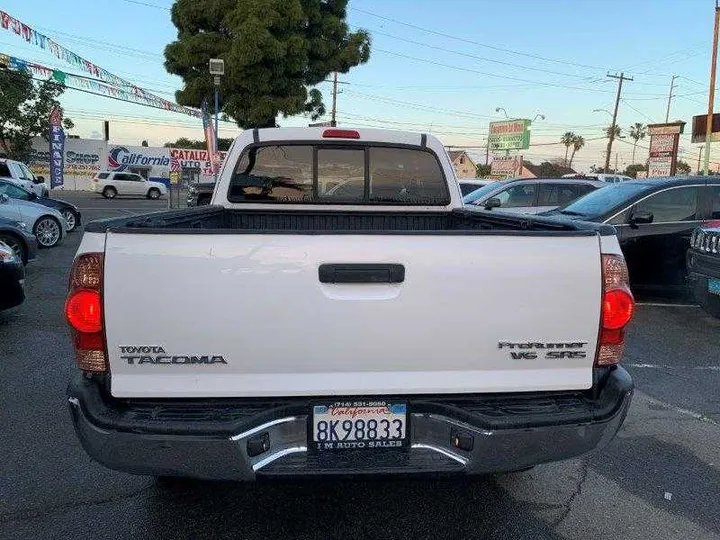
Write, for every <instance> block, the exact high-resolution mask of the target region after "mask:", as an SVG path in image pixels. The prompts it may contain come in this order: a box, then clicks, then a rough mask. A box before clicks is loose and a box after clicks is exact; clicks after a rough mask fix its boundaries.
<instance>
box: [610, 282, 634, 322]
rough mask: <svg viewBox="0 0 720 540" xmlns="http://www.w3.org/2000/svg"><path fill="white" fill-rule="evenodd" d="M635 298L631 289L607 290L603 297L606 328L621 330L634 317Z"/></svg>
mask: <svg viewBox="0 0 720 540" xmlns="http://www.w3.org/2000/svg"><path fill="white" fill-rule="evenodd" d="M634 312H635V300H634V299H633V297H632V294H630V291H628V290H625V289H615V290H613V291H607V292H606V293H605V296H604V298H603V307H602V319H603V322H602V324H603V329H604V330H619V329H621V328H622V327H624V326H625V325H626V324H627V323H629V322H630V319H632V316H633V313H634Z"/></svg>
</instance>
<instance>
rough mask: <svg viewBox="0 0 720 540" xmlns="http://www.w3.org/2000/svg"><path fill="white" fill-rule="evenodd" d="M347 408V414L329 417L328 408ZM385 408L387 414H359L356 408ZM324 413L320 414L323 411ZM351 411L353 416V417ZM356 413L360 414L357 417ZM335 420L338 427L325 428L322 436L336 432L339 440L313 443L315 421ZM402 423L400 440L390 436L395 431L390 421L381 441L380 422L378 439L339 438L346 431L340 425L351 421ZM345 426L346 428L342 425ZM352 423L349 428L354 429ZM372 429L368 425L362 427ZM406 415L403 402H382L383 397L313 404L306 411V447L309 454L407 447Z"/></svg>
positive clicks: (406, 410) (343, 412)
mask: <svg viewBox="0 0 720 540" xmlns="http://www.w3.org/2000/svg"><path fill="white" fill-rule="evenodd" d="M337 408H340V409H347V412H345V411H340V413H339V414H335V415H334V416H333V413H332V409H336V413H337V412H338V411H337ZM381 408H386V409H387V413H384V414H383V413H380V412H378V411H375V412H372V413H370V414H363V413H362V411H358V409H381ZM323 410H324V411H323ZM353 411H354V414H353ZM359 413H360V414H359ZM330 419H332V420H333V421H339V424H337V425H335V429H331V428H330V426H327V427H328V429H327V430H326V433H337V435H338V436H339V437H340V438H341V440H330V441H328V440H323V441H320V440H317V437H316V435H317V427H318V422H319V421H322V420H325V421H329V420H330ZM372 419H375V420H378V419H387V420H398V419H400V420H402V435H403V436H402V437H393V436H392V435H393V431H395V432H397V423H396V422H391V423H390V425H389V426H388V427H389V430H390V437H388V438H381V436H382V435H384V433H382V432H383V431H384V429H385V425H384V423H380V424H378V425H376V426H375V427H376V428H377V430H378V431H379V432H380V433H378V438H375V439H370V438H368V437H367V436H366V437H362V438H355V437H354V434H351V435H350V436H349V437H348V438H342V437H343V436H344V434H345V432H346V431H347V430H345V429H342V427H343V426H342V422H345V421H348V420H352V421H353V422H354V421H356V420H365V421H366V422H367V421H368V420H372ZM346 427H347V426H346ZM355 427H356V426H355V424H353V428H355ZM366 427H372V426H366ZM410 429H411V426H410V414H409V411H408V404H407V401H404V400H402V399H386V398H368V399H338V400H326V401H316V402H314V403H311V404H310V410H309V414H308V424H307V430H308V447H309V449H310V450H311V451H315V452H342V451H345V450H363V451H377V450H383V449H401V448H407V447H409V445H410Z"/></svg>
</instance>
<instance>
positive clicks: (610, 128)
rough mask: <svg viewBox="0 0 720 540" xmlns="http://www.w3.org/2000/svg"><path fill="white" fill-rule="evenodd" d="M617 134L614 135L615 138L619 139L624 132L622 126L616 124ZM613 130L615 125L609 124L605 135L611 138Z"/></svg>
mask: <svg viewBox="0 0 720 540" xmlns="http://www.w3.org/2000/svg"><path fill="white" fill-rule="evenodd" d="M614 131H615V135H614V136H613V139H617V138H618V137H619V136H620V135H621V134H622V129H620V126H618V125H616V126H615V130H614ZM612 132H613V126H608V127H606V128H605V136H606V137H607V138H608V139H609V138H610V134H611V133H612Z"/></svg>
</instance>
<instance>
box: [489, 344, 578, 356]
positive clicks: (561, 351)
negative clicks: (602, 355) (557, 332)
mask: <svg viewBox="0 0 720 540" xmlns="http://www.w3.org/2000/svg"><path fill="white" fill-rule="evenodd" d="M587 344H588V342H587V341H557V342H556V341H551V342H547V343H546V342H541V341H521V342H518V341H500V342H499V343H498V349H504V350H507V352H508V355H509V357H510V359H511V360H537V359H540V360H558V359H561V358H568V359H579V358H587V350H585V348H586V346H587Z"/></svg>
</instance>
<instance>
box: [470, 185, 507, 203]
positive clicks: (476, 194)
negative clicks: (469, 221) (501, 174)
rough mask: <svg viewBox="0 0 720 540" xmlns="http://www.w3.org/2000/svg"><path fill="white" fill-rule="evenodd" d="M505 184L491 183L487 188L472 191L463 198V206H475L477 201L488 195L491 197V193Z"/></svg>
mask: <svg viewBox="0 0 720 540" xmlns="http://www.w3.org/2000/svg"><path fill="white" fill-rule="evenodd" d="M505 184H506V182H490V183H489V184H487V185H486V186H483V187H481V188H478V189H476V190H475V191H471V192H470V193H468V194H467V195H465V196H464V197H463V204H473V203H474V202H475V201H479V200H481V199H483V198H485V196H486V195H489V194H490V193H492V192H493V191H495V190H496V189H498V188H499V187H500V186H503V185H505Z"/></svg>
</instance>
